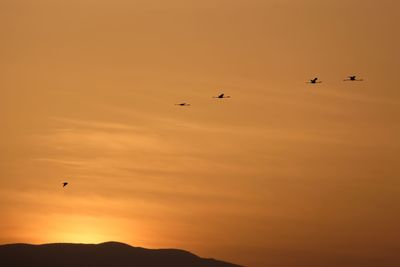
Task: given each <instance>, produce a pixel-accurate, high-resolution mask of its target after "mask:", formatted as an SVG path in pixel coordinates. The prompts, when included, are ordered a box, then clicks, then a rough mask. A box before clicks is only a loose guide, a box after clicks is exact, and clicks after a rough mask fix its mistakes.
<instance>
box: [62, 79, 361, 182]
mask: <svg viewBox="0 0 400 267" xmlns="http://www.w3.org/2000/svg"><path fill="white" fill-rule="evenodd" d="M343 81H345V82H347V81H350V82H361V81H363V79H359V78H357V76H356V75H351V76H348V77H347V78H346V79H344V80H343ZM306 83H311V84H317V83H322V81H320V80H319V78H318V77H315V78H313V79H310V80H309V81H307V82H306ZM230 97H231V96H229V95H225V94H224V93H222V94H220V95H218V96H213V98H218V99H223V98H230ZM175 105H177V106H181V107H187V106H191V104H189V103H186V102H182V103H177V104H175ZM67 185H68V182H63V183H62V187H63V188H64V187H66V186H67Z"/></svg>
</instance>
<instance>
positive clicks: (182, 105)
mask: <svg viewBox="0 0 400 267" xmlns="http://www.w3.org/2000/svg"><path fill="white" fill-rule="evenodd" d="M175 105H177V106H181V107H187V106H190V104H188V103H178V104H175Z"/></svg>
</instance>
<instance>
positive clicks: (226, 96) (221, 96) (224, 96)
mask: <svg viewBox="0 0 400 267" xmlns="http://www.w3.org/2000/svg"><path fill="white" fill-rule="evenodd" d="M230 97H231V96H229V95H225V94H220V95H219V96H213V98H230Z"/></svg>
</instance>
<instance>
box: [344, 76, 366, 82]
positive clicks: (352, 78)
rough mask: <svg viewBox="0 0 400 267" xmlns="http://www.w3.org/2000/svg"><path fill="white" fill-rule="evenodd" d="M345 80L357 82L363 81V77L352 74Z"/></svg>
mask: <svg viewBox="0 0 400 267" xmlns="http://www.w3.org/2000/svg"><path fill="white" fill-rule="evenodd" d="M343 81H345V82H346V81H357V82H361V81H363V79H357V76H356V75H352V76H348V77H347V79H344V80H343Z"/></svg>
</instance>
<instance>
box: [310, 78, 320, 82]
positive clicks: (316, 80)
mask: <svg viewBox="0 0 400 267" xmlns="http://www.w3.org/2000/svg"><path fill="white" fill-rule="evenodd" d="M307 83H322V81H318V78H314V79H311V80H309V81H308V82H307Z"/></svg>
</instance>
